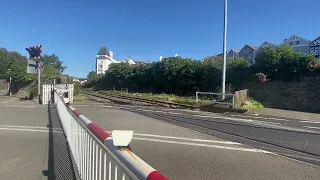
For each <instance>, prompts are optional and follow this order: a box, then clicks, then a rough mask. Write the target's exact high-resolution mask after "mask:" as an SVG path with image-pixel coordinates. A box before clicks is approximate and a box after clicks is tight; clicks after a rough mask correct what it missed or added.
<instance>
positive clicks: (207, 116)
mask: <svg viewBox="0 0 320 180" xmlns="http://www.w3.org/2000/svg"><path fill="white" fill-rule="evenodd" d="M193 116H195V117H207V118H213V117H212V116H204V115H197V114H195V115H193ZM214 118H218V117H214Z"/></svg>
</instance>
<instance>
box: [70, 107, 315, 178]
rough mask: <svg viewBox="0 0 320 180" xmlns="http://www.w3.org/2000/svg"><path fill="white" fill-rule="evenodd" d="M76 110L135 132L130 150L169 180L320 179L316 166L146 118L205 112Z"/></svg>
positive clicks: (106, 124)
mask: <svg viewBox="0 0 320 180" xmlns="http://www.w3.org/2000/svg"><path fill="white" fill-rule="evenodd" d="M74 107H75V108H76V109H78V110H79V111H80V112H81V113H82V114H84V115H85V116H87V117H88V118H89V119H91V120H92V121H94V122H95V123H97V124H98V125H99V126H100V127H102V128H103V129H105V130H106V131H112V130H134V132H135V133H134V138H133V140H132V142H131V145H130V146H131V147H132V149H133V152H135V153H136V154H137V155H138V156H139V157H141V158H142V159H143V160H145V161H146V162H148V163H149V164H150V165H151V166H153V167H154V168H156V169H157V170H159V171H160V172H162V173H163V174H164V175H166V176H167V177H168V178H169V179H183V180H187V179H190V180H191V179H192V180H194V179H246V180H248V179H268V180H269V179H277V180H278V179H299V180H300V179H320V167H319V166H316V165H312V164H309V163H305V162H301V161H297V160H293V159H291V158H287V157H284V156H279V155H277V154H274V153H271V152H269V151H264V150H261V149H256V148H253V147H249V146H246V145H243V144H240V143H237V142H234V141H228V140H224V139H221V138H217V137H214V136H210V135H205V134H202V133H199V132H196V131H193V130H190V129H188V128H183V127H180V126H177V125H174V124H172V123H168V122H165V121H163V120H157V119H161V118H159V116H155V118H157V119H155V118H150V117H146V116H144V115H147V114H149V115H150V114H152V113H160V114H166V115H168V114H170V115H173V116H176V115H179V116H181V117H180V118H181V119H188V116H191V115H192V116H194V115H197V116H206V115H204V114H200V115H199V114H194V113H193V112H182V111H177V110H173V109H172V110H170V109H165V108H159V107H142V106H128V105H115V104H99V103H94V102H88V103H84V104H78V105H74ZM131 111H134V112H131ZM156 111H157V112H156ZM141 112H144V115H141V114H143V113H141ZM164 112H165V113H164ZM138 113H140V114H138ZM224 117H232V116H231V115H226V116H224ZM200 118H208V117H200ZM311 158H313V157H311Z"/></svg>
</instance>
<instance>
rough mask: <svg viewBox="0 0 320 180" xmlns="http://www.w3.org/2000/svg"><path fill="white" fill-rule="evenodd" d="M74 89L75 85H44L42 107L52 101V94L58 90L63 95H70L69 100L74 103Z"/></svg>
mask: <svg viewBox="0 0 320 180" xmlns="http://www.w3.org/2000/svg"><path fill="white" fill-rule="evenodd" d="M73 89H74V85H73V84H57V85H55V86H54V85H52V84H44V85H42V92H41V93H42V94H41V95H42V96H41V97H42V99H41V100H42V105H47V104H48V102H49V101H50V99H51V96H52V94H51V93H52V92H53V90H57V91H58V92H60V93H61V95H62V94H63V93H67V94H68V97H67V98H68V99H69V100H70V102H71V103H72V102H73Z"/></svg>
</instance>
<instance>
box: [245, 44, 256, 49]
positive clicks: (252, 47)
mask: <svg viewBox="0 0 320 180" xmlns="http://www.w3.org/2000/svg"><path fill="white" fill-rule="evenodd" d="M247 46H249V47H250V48H251V49H253V50H257V49H258V47H256V46H252V45H248V44H247Z"/></svg>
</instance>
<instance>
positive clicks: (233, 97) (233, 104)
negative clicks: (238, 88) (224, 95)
mask: <svg viewBox="0 0 320 180" xmlns="http://www.w3.org/2000/svg"><path fill="white" fill-rule="evenodd" d="M235 97H236V95H233V96H232V108H233V109H234V108H235Z"/></svg>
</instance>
